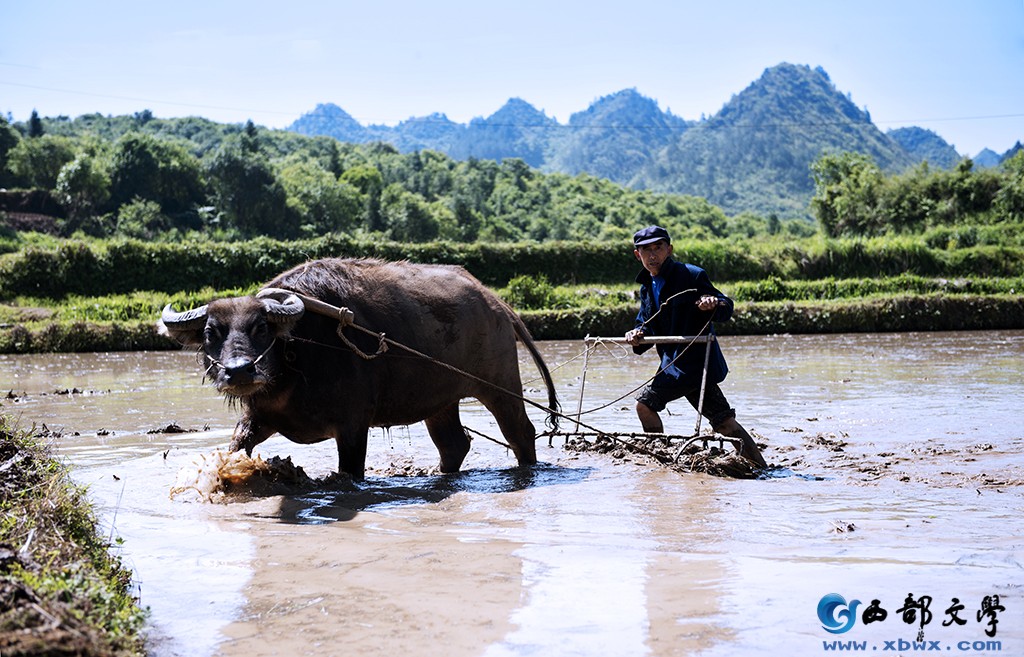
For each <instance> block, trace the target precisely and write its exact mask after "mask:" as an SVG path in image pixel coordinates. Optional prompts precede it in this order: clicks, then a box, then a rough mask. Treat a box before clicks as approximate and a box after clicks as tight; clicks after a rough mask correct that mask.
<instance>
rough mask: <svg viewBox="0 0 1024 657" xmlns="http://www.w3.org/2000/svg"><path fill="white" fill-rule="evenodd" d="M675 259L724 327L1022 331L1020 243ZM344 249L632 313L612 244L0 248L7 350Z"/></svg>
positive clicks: (549, 323) (64, 344)
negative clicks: (724, 301)
mask: <svg viewBox="0 0 1024 657" xmlns="http://www.w3.org/2000/svg"><path fill="white" fill-rule="evenodd" d="M676 252H677V254H678V255H679V257H680V259H684V260H687V261H689V262H696V263H699V264H701V265H702V266H704V267H705V268H707V269H708V270H709V271H710V272H711V275H712V277H713V279H714V280H715V281H716V283H717V284H718V285H719V286H720V287H721V288H722V290H723V291H724V292H726V293H727V294H729V295H730V296H731V297H732V298H733V299H734V300H735V301H736V313H735V315H734V317H733V320H732V321H731V322H728V323H725V324H720V325H719V326H718V330H719V332H720V333H722V334H733V335H737V334H776V333H846V332H882V331H928V330H978V329H1013V328H1024V297H1022V295H1021V289H1022V286H1024V278H1022V277H1021V274H1020V272H1021V271H1022V270H1024V248H1021V247H1018V246H1000V245H997V244H985V245H972V246H969V247H962V248H961V247H959V246H957V245H956V244H952V245H949V244H944V245H940V246H933V245H931V244H930V243H929V242H928V241H927V240H922V239H914V238H892V239H872V240H852V239H851V240H823V239H820V238H813V239H807V240H803V241H798V242H765V241H757V240H750V241H748V242H737V241H735V240H733V241H725V240H718V241H703V242H681V243H680V244H678V245H677V246H676ZM339 254H345V255H353V256H376V257H383V258H387V259H409V260H412V261H417V262H440V263H452V264H460V265H463V266H464V267H466V268H467V269H469V271H470V272H471V273H473V274H474V275H476V276H477V277H478V278H480V279H481V280H482V281H483V282H484V283H485V284H487V285H488V286H490V287H491V288H492V289H495V290H496V291H497V292H498V293H499V294H500V295H501V296H503V297H504V298H505V299H506V300H508V301H509V302H510V303H511V304H512V306H513V307H515V308H516V310H518V311H519V312H520V313H521V314H522V316H523V317H524V319H525V320H526V322H527V325H528V326H529V328H530V330H531V332H532V333H533V334H534V337H536V338H537V339H541V340H545V339H580V338H582V337H584V336H585V335H588V334H589V335H606V336H607V335H621V334H622V333H624V332H625V330H626V329H627V328H628V327H630V326H631V325H632V321H633V317H634V315H635V313H636V300H635V299H634V298H633V294H634V291H635V287H636V286H635V285H634V284H632V282H631V281H632V278H633V276H634V275H635V273H636V271H637V265H636V263H635V261H633V260H632V257H631V254H630V253H629V250H628V249H622V248H621V245H619V244H614V245H609V244H604V243H593V244H578V243H572V244H548V243H545V244H539V245H538V244H521V245H486V244H477V245H454V244H446V243H438V244H428V245H410V244H398V243H379V242H372V243H371V242H355V241H350V240H346V239H344V238H337V237H333V238H320V239H316V240H307V241H299V242H274V241H270V240H254V241H252V242H246V243H209V242H201V243H197V244H187V245H170V244H148V243H139V242H132V241H124V240H121V241H97V242H94V243H85V244H83V243H77V242H71V241H51V242H48V243H26V244H24V245H23V248H21V249H20V250H18V251H12V252H9V253H6V254H4V255H2V256H0V353H30V352H67V351H123V350H140V349H171V348H176V345H174V344H173V343H171V342H170V341H169V340H167V339H165V338H163V337H161V336H159V335H158V334H157V332H156V330H155V322H156V319H157V318H158V317H159V314H160V310H161V308H163V306H164V305H165V304H167V303H172V304H174V305H175V307H176V308H179V309H184V308H187V307H194V306H197V305H201V304H203V303H206V302H207V301H209V300H210V299H213V298H216V297H221V296H232V295H238V294H245V293H249V292H251V291H253V290H255V289H257V288H258V285H259V282H260V281H265V280H268V279H269V278H271V277H272V276H273V275H274V274H276V273H277V272H279V271H282V270H283V269H286V268H287V267H290V266H292V265H294V264H298V263H300V262H303V261H305V260H307V259H309V258H314V257H322V256H325V255H339ZM182 290H185V291H182Z"/></svg>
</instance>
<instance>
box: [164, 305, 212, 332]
mask: <svg viewBox="0 0 1024 657" xmlns="http://www.w3.org/2000/svg"><path fill="white" fill-rule="evenodd" d="M160 321H161V322H163V323H164V326H166V327H167V328H173V329H175V330H178V331H193V330H195V329H200V328H202V327H203V326H205V325H206V306H200V307H198V308H193V309H192V310H186V311H185V312H180V313H179V312H176V311H175V310H174V309H173V308H171V304H167V306H165V307H164V310H163V312H162V313H160Z"/></svg>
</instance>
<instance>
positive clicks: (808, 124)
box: [633, 64, 914, 216]
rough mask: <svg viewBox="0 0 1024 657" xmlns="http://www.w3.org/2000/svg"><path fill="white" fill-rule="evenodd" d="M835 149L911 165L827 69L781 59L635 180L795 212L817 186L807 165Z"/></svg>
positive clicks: (890, 167)
mask: <svg viewBox="0 0 1024 657" xmlns="http://www.w3.org/2000/svg"><path fill="white" fill-rule="evenodd" d="M840 151H850V152H856V153H862V154H864V155H867V156H869V157H871V158H872V159H873V160H874V161H875V162H876V163H877V164H878V165H879V166H880V167H881V168H882V169H883V170H886V171H890V172H897V171H901V170H904V169H906V168H908V167H909V166H911V165H913V164H914V160H913V158H912V157H911V156H910V154H909V153H907V151H906V150H904V149H903V148H902V147H901V146H900V145H899V144H898V143H897V142H896V141H894V140H893V139H891V138H889V137H887V136H886V135H885V134H884V133H882V132H881V131H880V130H879V129H878V128H877V127H876V126H875V125H874V124H873V123H872V122H871V117H870V115H869V114H868V113H867V112H866V111H864V110H861V109H859V108H858V107H857V106H856V105H855V104H854V103H853V101H852V100H850V98H849V97H848V96H846V95H844V94H842V93H840V92H839V91H838V90H837V89H836V88H835V86H834V85H833V84H832V82H831V80H829V77H828V75H827V74H826V73H825V71H823V70H822V69H820V68H819V69H815V70H812V69H810V68H809V67H806V66H793V65H789V64H781V65H779V66H775V67H773V68H770V69H768V70H766V71H765V72H764V74H763V75H762V76H761V78H760V79H758V80H757V81H755V82H754V83H753V84H751V85H750V86H749V87H747V88H746V89H744V90H743V91H742V92H740V93H739V94H737V95H736V96H734V97H733V98H732V100H730V101H729V102H728V103H727V104H726V105H725V107H723V108H722V109H721V111H719V112H718V113H717V114H715V115H714V116H712V117H711V118H709V119H707V120H706V121H702V122H701V123H699V124H698V125H696V126H694V127H693V128H692V129H690V130H688V131H687V132H686V133H685V134H683V135H682V136H681V137H680V138H679V139H678V140H676V142H675V143H673V144H671V145H669V146H668V147H667V148H664V149H662V150H661V151H659V152H658V155H657V156H656V157H655V158H654V160H653V161H652V162H651V163H650V164H649V165H648V166H647V167H646V168H645V170H644V171H643V172H642V174H641V176H640V178H638V179H637V180H634V181H633V184H634V185H639V186H643V187H647V188H650V189H654V190H657V191H666V192H683V190H685V192H684V193H687V194H693V195H695V196H703V197H705V198H707V199H708V200H710V201H711V202H712V203H715V204H716V205H718V206H720V207H722V208H723V209H725V210H726V211H727V212H733V213H735V212H738V211H742V210H752V211H757V212H760V213H762V214H768V213H769V212H774V213H778V214H780V215H782V216H792V215H794V214H799V213H801V212H803V211H805V209H806V207H807V199H809V198H810V197H811V195H812V194H813V192H814V181H813V179H812V178H811V172H810V165H811V164H812V163H813V162H814V161H815V160H817V159H818V158H819V157H820V156H821V155H822V153H826V152H840Z"/></svg>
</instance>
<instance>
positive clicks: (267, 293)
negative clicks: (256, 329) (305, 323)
mask: <svg viewBox="0 0 1024 657" xmlns="http://www.w3.org/2000/svg"><path fill="white" fill-rule="evenodd" d="M256 298H257V299H259V300H260V303H262V304H263V306H264V307H265V308H266V309H267V321H269V322H273V323H275V324H287V323H289V322H296V321H298V320H299V318H300V317H302V314H303V313H304V312H306V307H305V305H303V303H302V299H300V298H299V297H298V295H296V294H295V293H294V292H291V291H289V290H281V289H278V288H274V287H268V288H267V289H265V290H260V291H259V293H257V294H256Z"/></svg>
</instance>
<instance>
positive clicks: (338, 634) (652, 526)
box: [0, 331, 1024, 657]
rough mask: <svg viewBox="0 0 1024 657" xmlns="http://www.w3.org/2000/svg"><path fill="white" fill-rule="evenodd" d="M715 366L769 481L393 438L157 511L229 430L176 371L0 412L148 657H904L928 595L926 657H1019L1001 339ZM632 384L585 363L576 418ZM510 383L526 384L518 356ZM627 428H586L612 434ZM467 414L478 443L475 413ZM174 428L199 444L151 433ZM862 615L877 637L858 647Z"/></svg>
mask: <svg viewBox="0 0 1024 657" xmlns="http://www.w3.org/2000/svg"><path fill="white" fill-rule="evenodd" d="M541 346H542V351H543V352H544V354H545V357H546V359H547V361H548V363H549V364H551V365H553V366H554V365H556V364H562V363H565V365H564V366H563V367H560V368H559V369H557V370H556V371H555V377H556V382H557V385H558V388H559V391H560V394H561V397H562V400H563V404H564V405H565V407H566V409H568V410H572V411H575V409H576V405H577V399H578V395H579V390H580V382H581V381H580V374H581V366H582V360H581V359H580V358H579V355H580V354H581V351H582V347H581V344H580V343H576V342H551V343H542V345H541ZM723 347H724V349H725V351H726V355H727V358H728V359H729V363H730V366H731V369H732V374H731V375H730V377H729V379H727V381H726V383H725V384H724V385H723V389H724V390H725V392H726V394H727V395H728V396H729V398H730V400H731V401H732V402H733V404H734V405H735V406H736V407H737V408H738V409H739V419H740V421H741V422H742V423H743V424H744V425H746V426H747V428H748V429H751V430H752V431H753V432H754V433H755V434H756V437H757V438H758V439H759V441H760V442H762V443H763V444H765V445H766V447H765V449H764V454H765V457H766V458H767V460H768V461H769V462H770V463H772V464H774V465H776V466H778V467H777V469H776V470H775V471H773V473H772V476H771V477H769V478H767V479H764V480H758V481H736V480H726V479H720V478H714V477H709V476H706V475H698V474H690V475H680V474H678V473H675V472H667V471H665V470H663V469H660V468H658V467H654V466H652V465H651V464H650V463H646V462H644V460H643V459H642V458H641V457H627V458H613V457H612V456H610V455H597V454H575V453H571V452H567V451H565V450H564V449H562V446H561V441H560V439H556V440H555V441H554V444H553V446H551V447H548V446H547V444H546V441H545V442H544V443H543V447H541V449H540V450H539V456H540V458H541V460H542V461H543V464H542V465H540V466H538V467H536V468H533V469H528V470H520V469H516V468H512V467H511V465H512V463H513V460H512V458H511V456H510V455H509V454H507V453H506V451H505V450H504V449H503V448H502V447H500V446H499V445H496V444H494V443H492V442H490V441H487V440H484V439H482V438H481V439H477V440H475V441H474V447H473V451H472V452H471V454H470V456H469V458H468V459H467V461H466V465H465V468H466V471H465V472H464V473H462V474H460V475H456V476H433V475H430V474H424V471H425V470H426V469H428V468H429V467H430V466H432V465H433V463H434V462H435V461H436V453H435V452H434V450H433V447H432V444H431V443H430V440H429V438H428V437H427V436H426V432H425V430H424V428H423V426H422V425H414V426H411V427H408V428H404V427H403V428H395V429H392V430H391V431H390V432H384V431H381V430H375V431H374V432H373V433H372V434H371V437H370V450H369V451H370V455H369V467H370V472H369V473H368V474H369V477H368V479H367V482H366V483H365V484H363V485H360V486H358V487H354V488H353V487H333V488H332V487H327V488H324V489H323V490H318V491H315V492H313V493H306V494H294V495H288V496H277V497H267V498H263V499H257V500H231V501H228V502H227V503H221V504H209V503H202V502H198V501H195V500H194V499H189V498H188V496H179V497H177V498H175V499H173V500H172V499H170V497H169V490H170V488H171V487H172V486H173V485H174V482H175V479H176V477H177V476H178V474H179V472H181V471H188V469H189V468H193V469H194V463H195V462H196V461H197V459H200V458H201V456H202V455H207V454H210V453H211V452H212V451H213V450H214V449H216V448H218V447H223V446H224V445H225V444H226V442H227V440H228V436H229V435H230V431H231V428H232V426H233V424H234V421H235V418H236V412H235V411H234V410H233V409H231V408H230V407H228V406H227V405H225V404H224V402H222V401H221V400H220V399H219V398H217V396H216V395H215V394H214V393H213V392H212V391H211V390H210V389H208V388H204V387H203V385H202V382H201V377H200V374H199V369H198V367H197V365H196V363H195V359H194V356H190V355H188V354H183V353H151V354H87V355H65V356H31V357H0V372H2V373H3V374H2V376H3V380H2V381H0V389H2V390H4V391H7V390H10V391H11V392H12V394H11V395H8V398H7V399H4V400H3V410H4V412H6V413H9V414H12V415H14V416H15V417H16V418H19V419H20V422H21V423H22V424H23V425H25V426H31V425H32V424H35V425H42V424H45V425H46V427H47V428H48V429H49V430H51V431H53V432H54V433H55V434H56V435H57V437H56V438H54V440H55V442H56V444H57V446H58V447H59V449H60V451H61V452H62V453H63V454H64V455H65V456H66V457H67V458H68V460H69V461H70V462H71V463H73V464H74V466H75V476H76V477H77V478H78V479H79V480H80V481H81V482H83V483H85V484H87V485H89V486H90V488H91V490H92V494H93V497H94V499H95V500H96V502H97V504H98V506H99V508H100V511H101V515H102V517H103V519H104V522H105V526H106V528H107V529H108V530H109V531H110V532H111V536H112V537H113V538H115V539H120V540H121V541H122V543H121V547H120V548H119V549H120V550H121V554H122V555H123V557H124V559H125V560H126V562H127V563H129V564H130V565H131V566H132V567H133V568H134V569H135V571H136V573H137V579H138V582H139V592H140V594H141V597H142V601H143V603H144V604H146V605H148V606H149V607H150V608H151V609H152V616H151V632H150V650H151V653H152V654H153V655H158V656H161V657H165V656H171V655H190V656H191V655H246V656H252V655H281V654H295V655H301V654H316V655H340V654H358V655H394V654H410V655H434V654H441V653H442V652H443V653H444V654H446V655H455V656H458V655H484V656H488V657H491V656H505V655H515V656H525V655H540V654H543V655H616V656H619V655H690V654H701V655H748V654H794V655H796V654H799V655H815V654H821V653H823V652H828V651H827V650H826V644H828V643H830V642H832V641H836V640H841V641H865V642H866V643H865V646H866V649H867V650H871V649H872V648H875V649H877V650H880V651H883V652H886V653H887V654H897V653H898V652H902V653H903V654H907V653H908V652H914V651H913V649H911V648H909V647H908V646H910V645H911V644H912V643H913V642H914V641H915V640H917V639H918V633H919V631H920V630H921V628H920V613H917V615H915V617H914V619H913V620H912V622H910V623H908V622H904V612H902V611H899V610H900V609H901V608H902V607H903V606H904V602H905V599H906V598H907V597H908V594H910V595H911V597H912V598H913V600H914V601H915V602H920V601H921V600H922V597H923V596H928V597H930V598H931V604H930V607H929V608H928V611H929V612H930V613H931V615H932V617H931V619H930V622H929V623H928V624H927V625H925V626H924V628H923V632H924V635H923V638H924V641H925V644H924V645H926V646H927V647H932V648H934V647H939V649H941V650H951V651H953V652H962V651H963V650H962V649H963V648H967V649H968V651H973V652H974V654H1003V655H1006V654H1024V595H1022V591H1024V571H1022V563H1024V549H1022V546H1024V531H1022V530H1024V526H1022V522H1021V512H1022V507H1024V494H1022V493H1024V466H1022V460H1021V457H1020V454H1021V452H1022V451H1024V421H1022V420H1024V412H1022V411H1021V410H1020V404H1021V399H1024V332H1019V331H1018V332H1002V333H937V334H901V335H855V336H854V335H851V336H793V337H770V338H769V337H730V338H724V339H723ZM654 367H655V362H654V358H653V356H645V357H634V356H632V355H627V354H624V353H623V352H622V351H621V350H619V349H618V348H617V347H611V346H609V347H601V348H599V349H598V350H597V352H595V353H594V354H593V356H592V357H591V360H590V368H589V370H588V375H587V378H586V383H585V395H584V401H583V408H584V410H589V409H592V408H595V407H598V406H602V405H604V404H606V403H608V402H611V401H613V400H615V399H616V398H617V397H619V396H621V395H624V394H625V393H627V392H628V391H629V390H630V389H631V388H632V387H634V386H635V385H637V384H638V383H639V382H640V381H642V380H643V379H644V378H646V377H647V376H649V375H650V374H651V373H653V368H654ZM522 369H523V371H524V376H525V377H526V378H531V377H532V376H533V372H534V370H533V369H532V367H531V366H530V365H529V361H528V359H525V358H524V359H523V360H522ZM537 385H538V384H536V383H530V384H528V389H529V390H530V394H531V396H532V397H533V398H535V399H538V400H542V399H543V394H542V392H541V391H540V390H539V389H534V386H537ZM58 393H59V394H58ZM631 407H632V402H631V401H630V399H628V398H627V399H626V400H625V401H620V402H617V403H612V404H610V405H608V406H607V407H605V408H602V409H600V410H597V411H595V412H593V413H589V414H587V415H586V416H585V421H586V422H587V423H588V424H591V425H593V426H596V427H598V428H601V429H603V430H609V431H633V430H635V429H636V420H635V416H634V415H633V412H632V410H631ZM670 408H672V410H673V414H672V415H671V416H670V417H668V418H667V425H668V427H669V429H670V430H672V431H676V432H679V433H682V434H689V433H692V432H693V431H694V428H695V424H696V415H695V414H694V413H692V412H691V411H690V410H689V409H688V408H686V407H684V406H680V405H676V406H675V407H670ZM532 415H534V417H535V418H537V419H536V421H537V424H538V425H540V423H541V422H540V414H539V412H538V413H532ZM463 419H464V422H465V424H467V425H468V426H470V427H472V428H474V429H477V430H479V431H481V432H483V433H484V434H487V435H490V436H494V437H497V436H498V432H497V430H496V428H495V427H494V425H493V423H492V422H491V420H490V416H488V415H487V414H486V412H484V411H483V410H482V409H481V408H480V407H479V406H478V405H476V404H474V403H467V404H466V405H465V406H464V407H463ZM172 423H173V424H177V425H179V426H180V427H182V428H185V429H190V430H194V431H192V432H189V433H180V434H168V433H148V432H149V431H152V430H157V429H161V428H164V427H166V426H167V425H169V424H172ZM257 451H259V452H260V453H261V454H262V455H263V456H264V457H270V456H272V455H281V456H285V455H290V456H291V457H292V459H293V461H294V462H295V463H296V464H298V465H300V466H302V467H303V468H304V469H305V470H306V471H307V472H308V473H309V474H310V475H312V476H323V475H326V474H328V473H329V472H330V471H332V470H333V469H334V468H335V465H336V461H335V459H336V455H335V453H334V449H333V447H332V446H331V444H330V443H324V444H322V445H318V446H313V447H309V446H299V445H292V444H290V443H289V442H287V441H286V440H284V439H281V438H279V437H277V438H273V439H271V440H269V441H267V442H266V443H264V444H263V445H261V446H260V447H259V448H258V450H257ZM406 471H407V472H408V473H410V474H408V475H405V476H398V475H396V474H395V473H396V472H406ZM833 592H834V593H839V594H841V595H843V596H844V597H845V598H846V599H847V600H848V601H852V600H853V599H857V600H860V601H861V605H860V606H859V607H858V608H857V610H856V613H855V615H854V616H855V618H856V623H855V625H854V626H853V628H852V629H851V630H850V631H848V632H846V633H843V634H834V635H833V634H830V633H829V632H827V631H825V629H824V628H823V625H822V621H821V620H819V618H818V615H817V611H816V610H817V607H818V603H819V601H820V600H821V598H822V597H823V596H824V595H825V594H828V593H833ZM986 596H999V604H1001V606H1002V607H1004V608H1005V610H1003V611H999V612H998V613H997V615H996V618H997V619H998V625H997V626H996V630H997V631H996V636H995V637H994V638H992V637H989V636H987V635H986V634H985V630H986V629H991V627H990V626H989V625H988V624H987V623H988V620H989V617H984V616H983V617H982V622H979V621H978V620H977V614H978V611H979V608H980V607H981V606H982V603H983V600H984V599H985V597H986ZM953 598H957V599H958V600H959V601H960V602H961V603H962V604H963V606H964V609H963V610H962V611H958V612H955V614H954V612H952V611H951V612H947V610H948V609H950V608H951V606H953V602H952V599H953ZM875 599H877V600H880V603H881V606H882V607H883V608H884V609H886V610H887V617H886V619H885V620H884V621H878V622H874V623H870V624H865V623H864V617H863V615H862V614H863V612H864V610H865V609H866V608H867V607H868V605H869V604H870V602H871V601H872V600H875ZM918 612H919V610H918ZM954 615H955V616H957V617H959V618H962V619H964V620H965V621H966V623H965V624H963V625H960V624H958V623H956V622H953V620H952V619H953V616H954ZM944 622H945V626H944V625H943V623H944ZM993 640H995V641H999V642H1001V643H1000V644H999V646H998V648H999V649H998V650H997V649H996V648H997V646H995V645H986V642H990V641H993ZM934 641H937V642H939V643H937V644H936V643H930V642H934ZM888 642H891V643H888ZM901 642H906V643H905V644H904V643H901Z"/></svg>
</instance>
